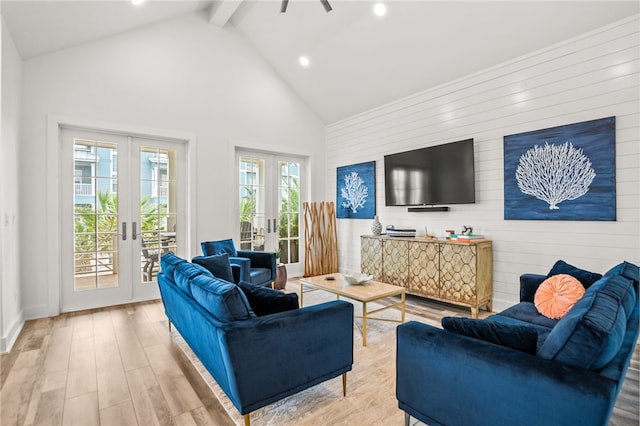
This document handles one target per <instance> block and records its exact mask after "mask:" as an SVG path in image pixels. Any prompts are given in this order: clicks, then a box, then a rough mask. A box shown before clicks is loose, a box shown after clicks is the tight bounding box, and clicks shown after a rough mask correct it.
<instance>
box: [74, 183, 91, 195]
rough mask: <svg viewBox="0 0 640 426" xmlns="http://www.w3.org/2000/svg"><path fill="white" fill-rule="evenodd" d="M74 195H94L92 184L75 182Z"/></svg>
mask: <svg viewBox="0 0 640 426" xmlns="http://www.w3.org/2000/svg"><path fill="white" fill-rule="evenodd" d="M74 185H75V192H74V193H75V195H95V194H94V192H93V184H90V183H76V184H74Z"/></svg>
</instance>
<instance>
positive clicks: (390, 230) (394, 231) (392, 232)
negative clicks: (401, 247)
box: [387, 225, 416, 237]
mask: <svg viewBox="0 0 640 426" xmlns="http://www.w3.org/2000/svg"><path fill="white" fill-rule="evenodd" d="M387 235H388V236H390V237H415V236H416V230H415V229H413V228H396V227H395V226H393V225H388V226H387Z"/></svg>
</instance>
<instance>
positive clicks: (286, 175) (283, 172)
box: [277, 161, 300, 263]
mask: <svg viewBox="0 0 640 426" xmlns="http://www.w3.org/2000/svg"><path fill="white" fill-rule="evenodd" d="M278 182H279V188H278V195H279V199H278V244H277V246H278V250H279V253H280V262H282V263H298V262H299V261H300V222H299V219H300V163H299V162H289V161H278Z"/></svg>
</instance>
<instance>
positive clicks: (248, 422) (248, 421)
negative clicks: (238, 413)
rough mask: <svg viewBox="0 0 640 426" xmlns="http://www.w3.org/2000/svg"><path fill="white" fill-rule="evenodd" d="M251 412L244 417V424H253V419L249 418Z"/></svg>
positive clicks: (248, 425) (245, 425)
mask: <svg viewBox="0 0 640 426" xmlns="http://www.w3.org/2000/svg"><path fill="white" fill-rule="evenodd" d="M249 416H250V414H245V415H244V416H243V417H244V426H251V420H250V419H249Z"/></svg>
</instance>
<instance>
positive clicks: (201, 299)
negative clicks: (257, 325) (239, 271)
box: [190, 275, 256, 322]
mask: <svg viewBox="0 0 640 426" xmlns="http://www.w3.org/2000/svg"><path fill="white" fill-rule="evenodd" d="M190 287H191V294H192V295H193V298H194V299H195V300H196V301H197V302H198V303H199V304H200V305H201V306H202V307H203V308H205V309H206V310H207V311H209V313H210V314H211V315H213V317H214V318H216V319H217V320H218V321H220V322H233V321H243V320H248V319H251V318H256V315H255V314H254V313H253V311H252V310H251V307H250V306H249V302H248V301H247V298H246V297H245V296H244V294H243V293H242V290H240V288H239V287H238V286H237V285H235V284H233V283H230V282H227V281H222V280H221V279H218V278H215V277H207V276H205V275H200V276H197V277H195V278H193V279H192V280H191V281H190Z"/></svg>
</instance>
